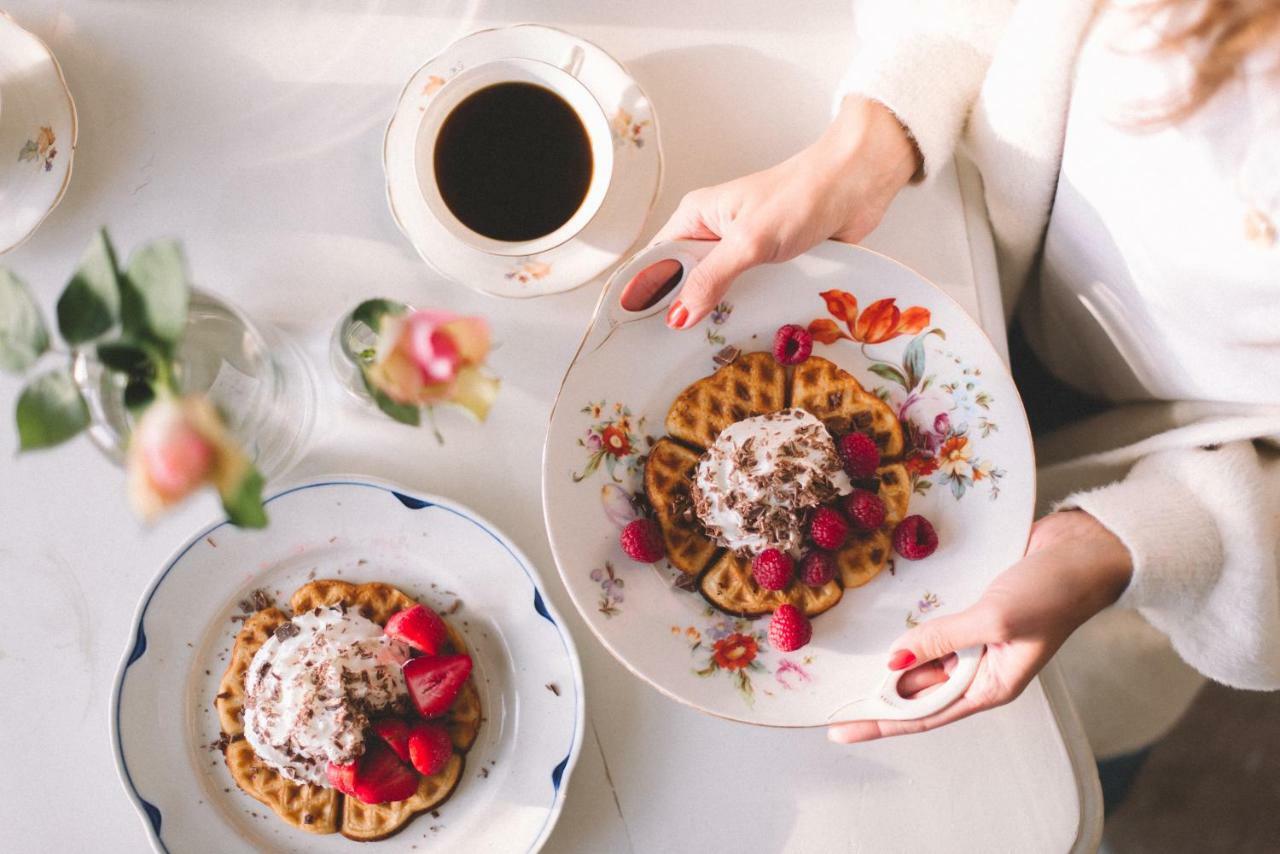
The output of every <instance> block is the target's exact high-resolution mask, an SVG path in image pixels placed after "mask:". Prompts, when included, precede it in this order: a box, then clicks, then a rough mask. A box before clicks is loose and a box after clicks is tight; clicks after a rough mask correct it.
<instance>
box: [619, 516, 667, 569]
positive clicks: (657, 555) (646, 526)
mask: <svg viewBox="0 0 1280 854" xmlns="http://www.w3.org/2000/svg"><path fill="white" fill-rule="evenodd" d="M618 542H620V543H621V544H622V550H623V551H624V552H626V553H627V557H629V558H631V559H632V560H634V561H638V562H640V563H657V562H658V561H660V560H662V559H663V558H664V557H666V555H667V547H666V546H665V545H664V544H663V542H662V532H661V531H659V530H658V526H657V525H655V524H654V523H653V522H652V521H651V520H649V519H636V520H635V521H633V522H629V523H628V524H627V527H625V528H623V529H622V536H620V537H619V538H618Z"/></svg>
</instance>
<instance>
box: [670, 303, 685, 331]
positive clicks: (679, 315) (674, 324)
mask: <svg viewBox="0 0 1280 854" xmlns="http://www.w3.org/2000/svg"><path fill="white" fill-rule="evenodd" d="M688 319H689V309H687V308H685V307H684V304H683V303H682V302H680V300H676V301H675V302H673V303H672V304H671V308H669V309H667V326H670V327H671V328H672V329H679V328H680V327H681V326H684V322H685V321H686V320H688Z"/></svg>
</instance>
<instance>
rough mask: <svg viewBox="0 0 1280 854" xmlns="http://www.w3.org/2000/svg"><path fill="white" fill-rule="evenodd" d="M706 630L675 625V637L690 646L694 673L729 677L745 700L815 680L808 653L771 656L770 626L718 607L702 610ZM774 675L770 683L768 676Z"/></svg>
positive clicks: (752, 701) (751, 700) (749, 701)
mask: <svg viewBox="0 0 1280 854" xmlns="http://www.w3.org/2000/svg"><path fill="white" fill-rule="evenodd" d="M702 624H703V627H702V628H701V629H699V628H698V627H696V626H683V627H681V626H672V627H671V634H672V635H674V636H676V637H678V638H680V639H681V640H683V641H684V642H685V643H687V644H688V645H689V654H690V655H692V656H693V657H694V667H693V672H694V673H695V674H697V675H698V676H702V677H712V676H715V675H716V674H720V673H723V674H726V675H727V676H728V677H729V680H730V682H731V683H732V684H733V687H734V688H735V689H736V690H737V692H738V694H739V695H740V696H741V697H742V699H743V701H744V702H745V703H746V704H747V705H748V706H751V705H753V704H754V703H755V700H756V695H757V694H756V692H757V683H756V680H760V681H761V682H762V683H763V684H761V685H760V686H759V693H761V694H763V695H765V696H767V697H772V696H775V695H776V694H777V693H778V690H782V691H790V690H794V689H796V688H799V687H800V686H801V685H804V684H806V683H809V682H812V681H813V676H812V675H811V674H810V672H809V669H808V668H809V665H811V664H812V663H813V656H812V655H809V654H806V655H804V656H802V657H801V658H800V659H799V660H798V661H796V660H792V659H791V658H788V657H786V656H780V657H778V658H776V659H774V658H773V656H772V655H771V654H770V649H769V641H768V634H767V633H766V631H765V626H766V623H765V622H764V621H762V620H756V621H752V620H745V619H742V618H740V617H730V616H726V615H725V614H722V613H720V612H719V611H717V610H715V609H714V608H711V607H707V608H704V609H703V611H702ZM769 676H772V677H773V679H772V680H769V679H767V677H769Z"/></svg>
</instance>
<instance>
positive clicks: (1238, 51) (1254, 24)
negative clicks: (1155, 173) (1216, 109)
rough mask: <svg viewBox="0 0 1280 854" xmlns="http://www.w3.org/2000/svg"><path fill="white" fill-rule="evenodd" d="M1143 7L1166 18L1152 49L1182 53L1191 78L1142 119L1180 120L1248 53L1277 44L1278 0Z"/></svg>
mask: <svg viewBox="0 0 1280 854" xmlns="http://www.w3.org/2000/svg"><path fill="white" fill-rule="evenodd" d="M1146 8H1147V10H1148V11H1150V12H1151V13H1152V14H1153V16H1158V17H1160V18H1162V19H1163V20H1164V21H1165V22H1166V24H1165V25H1164V26H1163V27H1161V33H1160V38H1159V41H1158V43H1157V44H1156V46H1155V52H1156V53H1157V54H1162V55H1173V54H1183V55H1186V56H1188V57H1189V58H1190V60H1191V82H1190V84H1189V85H1188V86H1187V87H1186V89H1185V90H1184V91H1183V92H1182V94H1181V95H1178V96H1176V97H1175V98H1173V99H1172V100H1171V101H1168V102H1166V103H1164V104H1162V105H1160V106H1159V108H1157V109H1155V110H1154V111H1152V112H1150V113H1148V114H1146V115H1144V116H1143V117H1142V122H1143V123H1144V124H1150V125H1162V126H1168V125H1171V124H1176V123H1178V122H1180V121H1182V120H1183V119H1185V118H1186V117H1187V116H1189V115H1191V114H1192V113H1194V112H1195V111H1196V110H1198V109H1200V108H1201V107H1203V106H1204V105H1205V103H1206V102H1208V101H1209V99H1210V98H1212V97H1213V96H1214V95H1215V94H1217V92H1218V90H1219V89H1221V88H1222V86H1223V85H1224V84H1226V83H1227V82H1228V81H1230V80H1231V79H1233V78H1234V77H1235V76H1236V75H1237V74H1239V73H1240V69H1241V65H1242V63H1243V62H1244V60H1245V59H1246V58H1247V57H1248V56H1249V55H1250V54H1252V53H1254V52H1255V51H1257V50H1259V49H1261V48H1263V47H1267V46H1271V47H1277V46H1280V0H1150V2H1149V3H1148V4H1146ZM1277 56H1280V52H1278V53H1277Z"/></svg>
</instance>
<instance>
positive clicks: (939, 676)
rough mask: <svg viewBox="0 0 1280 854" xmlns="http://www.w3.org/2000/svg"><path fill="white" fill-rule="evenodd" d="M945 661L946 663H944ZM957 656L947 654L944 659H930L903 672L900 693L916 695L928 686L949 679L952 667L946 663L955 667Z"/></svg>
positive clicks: (899, 686)
mask: <svg viewBox="0 0 1280 854" xmlns="http://www.w3.org/2000/svg"><path fill="white" fill-rule="evenodd" d="M944 662H945V663H944ZM954 663H955V656H953V655H952V656H947V657H946V658H945V659H943V660H942V661H930V662H928V663H926V664H922V665H920V666H919V667H917V668H914V669H913V670H908V671H907V672H906V673H904V674H902V678H901V679H899V680H898V693H899V694H901V695H902V696H904V697H908V698H910V697H914V696H916V695H917V694H919V693H920V692H921V691H923V690H925V689H926V688H932V687H933V686H934V685H938V684H941V683H943V682H946V681H947V675H948V673H949V672H950V670H951V669H952V668H948V667H947V666H946V665H947V664H951V665H952V666H953V667H954Z"/></svg>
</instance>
